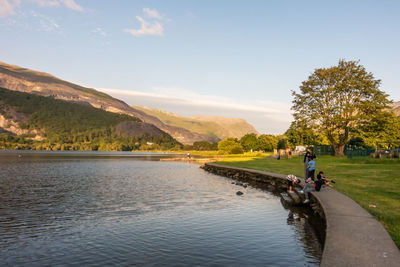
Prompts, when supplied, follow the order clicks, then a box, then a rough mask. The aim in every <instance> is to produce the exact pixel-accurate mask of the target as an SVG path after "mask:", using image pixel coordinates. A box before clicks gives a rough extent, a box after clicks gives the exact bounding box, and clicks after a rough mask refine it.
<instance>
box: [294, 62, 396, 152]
mask: <svg viewBox="0 0 400 267" xmlns="http://www.w3.org/2000/svg"><path fill="white" fill-rule="evenodd" d="M380 83H381V81H380V80H377V79H375V78H374V76H373V74H372V73H370V72H367V71H366V69H365V68H364V67H363V66H362V65H360V64H359V62H358V61H345V60H339V63H338V65H337V66H333V67H330V68H320V69H316V70H315V71H314V72H313V73H312V74H311V75H310V76H309V77H308V79H307V80H306V81H303V82H302V84H301V86H300V93H296V92H294V91H293V92H292V94H293V96H294V99H293V106H292V110H294V112H295V113H294V118H295V121H298V122H299V121H301V122H303V123H306V124H307V125H308V126H309V127H310V128H312V129H315V130H316V131H318V132H319V133H323V134H324V135H325V136H326V137H327V139H328V140H329V142H330V144H331V145H332V147H333V149H334V150H335V155H336V156H344V147H345V145H346V143H347V142H348V141H349V140H350V138H351V136H352V134H353V133H354V132H357V130H359V129H361V128H362V127H363V125H365V124H366V123H368V122H369V121H370V120H371V118H374V117H375V116H376V115H377V114H379V112H381V111H382V110H384V109H385V108H386V107H387V105H388V104H389V103H390V101H389V100H388V99H387V95H386V94H385V93H384V92H383V91H381V90H380V89H379V86H380Z"/></svg>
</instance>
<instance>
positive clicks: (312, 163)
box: [307, 157, 315, 181]
mask: <svg viewBox="0 0 400 267" xmlns="http://www.w3.org/2000/svg"><path fill="white" fill-rule="evenodd" d="M310 159H311V160H310V161H309V162H308V177H307V178H311V179H312V180H313V181H314V180H315V160H314V158H313V157H311V158H310Z"/></svg>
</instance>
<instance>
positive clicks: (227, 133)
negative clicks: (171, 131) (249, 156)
mask: <svg viewBox="0 0 400 267" xmlns="http://www.w3.org/2000/svg"><path fill="white" fill-rule="evenodd" d="M134 108H135V109H138V110H141V111H143V112H145V113H146V114H148V115H151V116H154V117H157V118H158V119H160V120H161V121H162V122H164V123H165V124H168V125H173V126H176V127H180V128H184V129H187V130H189V131H191V132H196V133H200V134H204V135H208V136H210V137H213V138H218V139H225V138H228V137H236V138H241V137H242V136H243V135H245V134H248V133H255V134H257V135H258V134H259V133H258V132H257V130H256V129H255V128H254V127H253V126H252V125H251V124H249V123H248V122H247V121H246V120H244V119H236V118H225V117H218V116H191V117H184V116H181V115H178V114H174V113H172V112H168V111H163V110H157V109H154V108H150V107H143V106H134Z"/></svg>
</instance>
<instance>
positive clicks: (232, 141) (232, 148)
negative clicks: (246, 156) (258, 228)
mask: <svg viewBox="0 0 400 267" xmlns="http://www.w3.org/2000/svg"><path fill="white" fill-rule="evenodd" d="M218 151H220V152H221V153H224V154H241V153H243V147H242V145H241V144H240V142H239V140H238V139H237V138H233V137H228V138H226V139H224V140H222V141H221V142H219V143H218Z"/></svg>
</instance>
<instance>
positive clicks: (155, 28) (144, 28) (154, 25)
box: [125, 8, 164, 37]
mask: <svg viewBox="0 0 400 267" xmlns="http://www.w3.org/2000/svg"><path fill="white" fill-rule="evenodd" d="M143 14H144V16H146V17H147V18H149V19H150V21H148V20H145V19H144V18H143V17H141V16H136V19H137V20H138V21H139V22H140V29H125V32H127V33H129V34H131V35H133V36H136V37H139V36H142V35H153V36H163V35H164V26H163V24H162V23H161V19H162V16H161V15H160V14H159V13H158V11H157V10H155V9H150V8H143Z"/></svg>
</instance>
